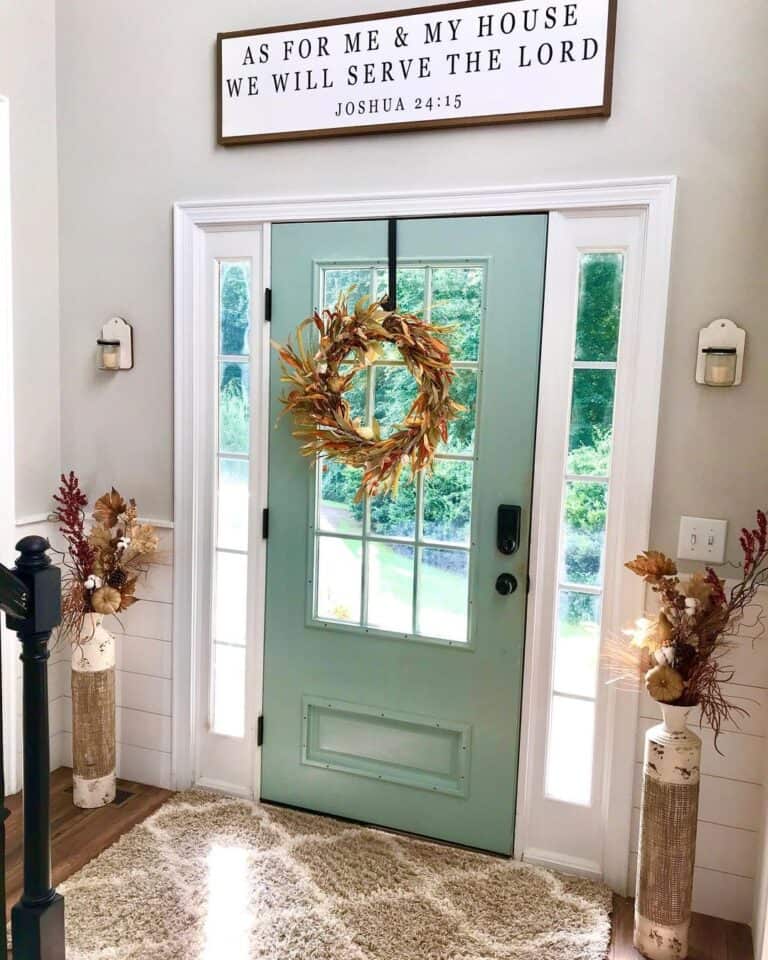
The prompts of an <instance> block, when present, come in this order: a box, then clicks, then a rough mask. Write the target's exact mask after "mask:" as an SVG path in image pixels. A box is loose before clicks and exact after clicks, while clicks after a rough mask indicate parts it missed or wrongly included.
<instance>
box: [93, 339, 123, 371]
mask: <svg viewBox="0 0 768 960" xmlns="http://www.w3.org/2000/svg"><path fill="white" fill-rule="evenodd" d="M98 344H99V350H100V351H101V360H100V363H99V367H100V369H101V370H119V369H120V341H119V340H99V341H98Z"/></svg>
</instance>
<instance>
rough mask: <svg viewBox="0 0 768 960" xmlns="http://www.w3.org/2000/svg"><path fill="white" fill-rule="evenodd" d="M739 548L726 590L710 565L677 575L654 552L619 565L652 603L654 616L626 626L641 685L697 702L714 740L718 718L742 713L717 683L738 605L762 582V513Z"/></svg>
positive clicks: (765, 571) (767, 579)
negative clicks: (735, 576)
mask: <svg viewBox="0 0 768 960" xmlns="http://www.w3.org/2000/svg"><path fill="white" fill-rule="evenodd" d="M741 548H742V551H743V553H744V560H743V563H742V564H741V565H740V568H739V569H740V572H741V577H740V579H739V580H738V581H737V582H736V584H735V585H734V586H733V587H732V588H731V589H730V590H729V591H726V583H725V581H724V580H722V579H720V577H718V575H717V573H716V572H715V571H714V570H713V569H712V568H711V567H707V568H706V570H705V572H704V573H694V574H693V575H692V576H690V577H688V578H687V579H686V580H681V579H680V577H679V576H678V571H677V566H676V564H675V563H674V561H672V560H671V559H670V558H669V557H667V556H665V554H663V553H660V552H659V551H657V550H648V551H646V552H645V553H643V554H641V555H640V556H638V557H636V558H635V560H633V561H632V562H631V563H628V564H626V566H627V567H628V568H629V569H630V570H631V571H632V572H633V573H635V574H637V575H638V576H639V577H642V578H643V580H644V581H645V582H646V583H647V584H648V585H649V586H650V587H651V589H652V590H653V592H654V593H655V594H657V596H658V599H659V603H660V609H659V613H658V615H657V616H655V617H653V618H651V619H643V620H639V621H638V622H637V625H636V629H635V630H632V631H627V632H628V634H629V635H630V636H631V638H632V639H631V643H632V648H633V649H634V651H635V652H636V653H638V654H639V658H638V659H639V668H640V670H641V673H642V675H643V676H644V679H645V686H646V689H647V690H648V693H649V694H650V695H651V696H652V697H653V698H654V699H655V700H658V701H659V702H660V703H667V704H672V705H676V706H681V707H695V706H698V707H700V708H701V713H702V719H703V721H704V722H705V723H706V724H708V725H709V726H710V727H711V728H712V729H713V730H714V733H715V745H717V738H718V736H719V734H720V731H721V728H722V725H723V723H724V722H725V721H737V720H738V718H739V717H740V716H746V715H747V711H746V710H745V709H744V708H743V707H740V706H737V705H736V704H734V703H731V702H730V701H729V700H728V699H727V698H726V696H725V694H724V692H723V684H724V683H728V682H729V681H730V680H732V679H733V671H732V669H730V668H729V667H728V666H726V665H725V664H724V663H723V657H724V656H725V655H726V654H727V653H728V651H729V650H730V649H731V647H732V639H731V638H732V637H733V636H734V635H735V634H736V632H737V630H738V627H739V624H740V623H741V621H742V618H743V616H744V612H745V610H746V608H747V607H749V606H750V605H751V604H752V603H754V600H755V596H756V594H757V591H758V590H759V589H760V588H761V587H763V586H766V585H767V584H768V520H767V519H766V515H765V513H764V512H763V511H762V510H758V512H757V526H756V527H755V528H754V529H753V530H747V529H746V528H745V529H743V530H742V532H741Z"/></svg>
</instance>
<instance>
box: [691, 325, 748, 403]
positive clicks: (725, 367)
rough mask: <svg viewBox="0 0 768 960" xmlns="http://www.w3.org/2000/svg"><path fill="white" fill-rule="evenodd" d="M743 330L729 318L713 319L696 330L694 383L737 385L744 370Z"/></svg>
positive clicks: (716, 385) (744, 340)
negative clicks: (707, 324)
mask: <svg viewBox="0 0 768 960" xmlns="http://www.w3.org/2000/svg"><path fill="white" fill-rule="evenodd" d="M746 342H747V334H746V331H745V330H742V329H741V327H737V326H736V324H735V323H733V321H732V320H726V319H725V318H724V317H721V318H720V319H719V320H713V321H712V323H710V325H709V326H708V327H704V329H703V330H702V331H701V333H700V334H699V352H698V356H697V360H696V383H703V384H706V385H707V386H708V387H738V385H739V384H740V383H741V378H742V373H743V370H744V347H745V345H746Z"/></svg>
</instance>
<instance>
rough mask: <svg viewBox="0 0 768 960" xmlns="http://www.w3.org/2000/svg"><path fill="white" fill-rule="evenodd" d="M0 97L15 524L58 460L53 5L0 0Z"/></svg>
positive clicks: (42, 500) (36, 502)
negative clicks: (6, 178) (8, 232)
mask: <svg viewBox="0 0 768 960" xmlns="http://www.w3.org/2000/svg"><path fill="white" fill-rule="evenodd" d="M0 94H2V95H4V96H6V97H8V99H9V101H10V113H11V123H10V127H11V191H12V195H11V203H12V244H13V288H14V295H13V309H14V341H15V342H14V353H15V358H14V359H15V367H16V384H15V386H16V515H17V516H18V517H27V516H29V515H34V514H40V513H44V512H46V511H47V510H48V508H49V505H50V491H51V490H52V489H54V487H55V486H56V480H57V478H58V473H59V461H60V438H59V393H60V390H59V379H60V378H59V262H58V198H57V164H56V160H57V158H56V47H55V16H54V0H23V2H17V0H0ZM4 559H5V560H6V561H7V558H4Z"/></svg>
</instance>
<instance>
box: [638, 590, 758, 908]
mask: <svg viewBox="0 0 768 960" xmlns="http://www.w3.org/2000/svg"><path fill="white" fill-rule="evenodd" d="M767 599H768V597H766V596H764V598H763V606H764V607H765V608H766V614H768V603H767V602H766V601H767ZM751 612H752V613H756V612H757V611H755V610H753V611H751ZM725 662H727V663H729V664H730V665H731V666H732V667H733V668H734V670H735V674H734V678H733V681H734V682H733V683H731V684H729V685H728V692H729V694H730V696H731V698H732V699H733V700H734V701H735V702H737V703H738V702H740V703H741V704H742V706H743V707H744V708H745V709H746V710H748V711H749V714H750V715H749V717H748V718H744V719H743V720H742V721H740V722H739V726H738V728H737V727H736V726H735V725H733V724H728V725H727V726H726V727H724V730H725V731H726V732H724V733H723V734H722V736H721V737H720V741H719V747H720V750H721V751H722V754H723V756H721V755H719V754H718V753H717V752H716V750H715V747H714V737H713V735H712V732H711V731H710V730H708V729H704V730H701V729H700V728H699V727H695V729H696V732H697V733H698V734H699V735H700V736H701V738H702V740H703V750H702V758H701V772H702V777H701V788H700V789H701V792H700V799H699V825H698V840H697V845H696V870H695V873H694V882H693V908H694V910H696V911H697V912H699V913H706V914H710V915H711V916H715V917H723V918H725V919H726V920H736V921H738V922H740V923H750V922H751V920H752V909H753V892H754V891H753V887H754V883H755V876H756V871H757V866H758V864H757V853H758V846H759V842H760V831H761V827H762V818H763V790H764V786H763V784H764V777H765V773H764V771H765V753H766V732H767V731H768V635H766V636H763V629H762V627H761V626H760V624H759V623H758V622H757V617H756V616H748V617H746V618H745V621H744V623H743V624H742V626H741V628H740V630H739V636H738V637H737V638H735V646H734V649H733V651H732V652H731V654H730V655H729V656H728V657H727V658H726V660H725ZM639 712H640V719H639V732H638V738H637V745H636V753H635V760H636V763H635V786H634V793H633V807H634V809H633V822H632V857H631V862H630V867H629V869H630V877H629V887H630V891H631V892H634V885H635V871H636V869H637V847H638V842H637V841H638V830H639V825H640V793H641V786H642V759H643V736H644V734H645V731H646V730H648V728H649V727H652V726H653V725H654V724H655V723H658V722H659V720H660V711H659V706H658V704H657V703H655V702H654V701H653V700H652V699H651V698H650V697H649V696H648V695H647V694H643V696H642V697H641V698H640V710H639Z"/></svg>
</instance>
